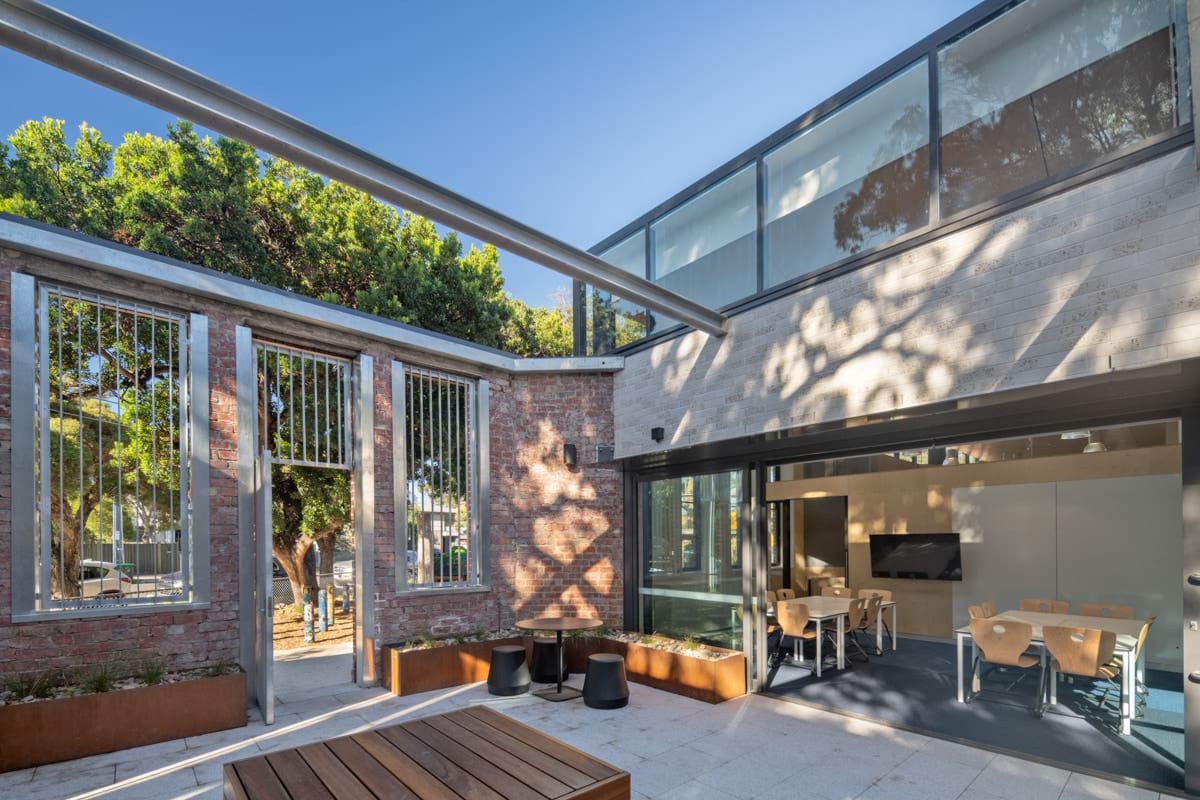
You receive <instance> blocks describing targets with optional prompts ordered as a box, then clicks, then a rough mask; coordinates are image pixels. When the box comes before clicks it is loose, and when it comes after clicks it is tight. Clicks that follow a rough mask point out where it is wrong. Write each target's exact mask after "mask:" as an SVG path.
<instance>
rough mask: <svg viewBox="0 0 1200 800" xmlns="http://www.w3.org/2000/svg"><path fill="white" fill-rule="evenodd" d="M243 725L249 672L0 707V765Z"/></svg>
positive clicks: (32, 763) (2, 768)
mask: <svg viewBox="0 0 1200 800" xmlns="http://www.w3.org/2000/svg"><path fill="white" fill-rule="evenodd" d="M245 724H246V675H245V673H243V672H239V673H236V674H229V675H220V676H218V677H215V678H196V679H195V680H190V681H180V682H179V683H163V684H159V685H157V686H143V687H139V688H137V689H120V690H115V691H111V692H103V693H100V694H85V695H79V696H77V697H62V698H59V699H56V700H39V701H37V702H34V703H16V704H12V705H7V706H0V772H9V771H11V770H14V769H24V768H26V767H36V766H40V765H42V764H53V763H55V762H58V761H69V760H71V759H74V758H82V757H84V756H92V755H97V754H99V753H111V752H113V751H114V750H125V749H127V748H130V747H140V746H142V745H146V744H154V743H156V742H166V741H170V740H172V739H182V738H184V737H185V736H199V735H200V734H202V733H211V732H213V731H223V730H226V729H228V728H240V727H242V726H244V725H245Z"/></svg>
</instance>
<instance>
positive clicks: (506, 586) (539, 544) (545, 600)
mask: <svg viewBox="0 0 1200 800" xmlns="http://www.w3.org/2000/svg"><path fill="white" fill-rule="evenodd" d="M376 380H377V382H378V381H380V380H382V379H381V378H380V377H379V376H378V373H377V378H376ZM387 380H388V381H390V375H389V377H388V378H387ZM490 408H491V414H490V426H491V438H490V451H491V452H490V456H491V459H490V465H491V500H490V515H491V520H490V522H491V524H490V530H489V537H488V540H489V553H490V557H491V574H490V578H491V587H490V591H488V592H479V593H456V594H429V595H424V596H422V595H412V594H410V595H401V596H397V595H396V594H395V593H394V591H393V587H394V586H395V583H394V581H395V553H394V550H393V548H392V542H391V536H390V533H391V530H392V527H391V526H392V513H391V512H392V506H391V499H392V498H391V494H392V474H391V452H390V450H385V446H386V445H385V442H384V440H385V439H388V438H390V437H386V436H380V435H377V436H376V452H375V457H376V468H375V472H376V487H375V488H376V495H377V498H378V499H377V503H378V505H377V506H376V533H377V535H378V538H377V544H376V586H377V594H376V598H377V602H376V629H377V634H378V642H379V643H380V644H387V643H389V642H395V641H400V640H403V639H408V638H412V637H415V636H420V635H425V634H429V635H433V636H443V635H446V634H452V633H460V632H470V631H475V630H494V629H495V628H497V627H503V626H509V625H511V624H512V623H513V622H515V621H516V620H517V619H523V618H526V617H533V616H539V615H543V614H558V613H569V614H570V613H573V614H583V615H588V616H599V617H601V618H602V619H604V620H605V621H606V622H608V624H609V625H611V626H613V627H620V626H621V624H622V621H623V620H622V611H623V607H622V553H623V530H622V520H623V517H622V498H621V492H622V481H621V474H620V472H618V471H616V470H613V469H610V468H607V467H603V466H599V465H597V464H596V463H595V455H596V448H595V446H596V445H597V444H611V442H612V437H613V428H612V426H613V416H612V377H611V376H610V375H528V376H511V377H510V376H506V377H503V378H495V377H493V379H492V380H491V382H490ZM385 411H388V410H387V409H384V407H383V404H382V403H379V402H377V403H376V411H375V413H376V419H375V424H376V429H377V430H379V428H380V426H381V425H385V426H386V427H387V428H388V430H389V431H390V426H391V422H390V416H389V417H388V419H387V422H386V423H385V422H384V421H383V420H382V419H381V416H382V415H383V414H382V413H381V412H385ZM564 443H573V444H575V445H576V448H577V451H578V462H579V465H578V466H577V467H576V468H575V469H567V468H566V467H565V466H564V465H563V461H562V452H563V444H564ZM385 498H386V499H385ZM385 508H386V511H385V510H384V509H385Z"/></svg>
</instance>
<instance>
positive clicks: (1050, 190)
mask: <svg viewBox="0 0 1200 800" xmlns="http://www.w3.org/2000/svg"><path fill="white" fill-rule="evenodd" d="M1162 1H1163V2H1169V3H1170V4H1171V13H1170V26H1171V30H1172V32H1173V52H1174V54H1175V57H1176V71H1175V73H1176V88H1177V90H1179V94H1180V95H1182V94H1183V91H1182V90H1183V89H1184V88H1186V89H1188V95H1189V96H1188V97H1186V98H1184V97H1180V96H1177V98H1176V99H1177V104H1178V105H1177V109H1176V112H1177V115H1178V124H1177V125H1176V127H1175V128H1173V129H1172V130H1169V131H1166V132H1164V133H1162V134H1159V135H1157V136H1154V137H1151V138H1149V139H1146V140H1144V141H1142V142H1139V143H1138V144H1137V145H1134V146H1133V147H1130V148H1128V149H1126V150H1122V151H1118V152H1115V153H1110V154H1108V155H1105V156H1102V157H1101V158H1098V159H1095V160H1093V161H1091V162H1087V163H1085V164H1081V165H1077V166H1076V167H1075V168H1074V169H1071V170H1068V171H1067V172H1063V173H1059V174H1056V175H1052V176H1050V177H1048V178H1046V179H1045V180H1042V181H1038V182H1037V183H1034V184H1031V185H1029V186H1025V187H1022V188H1020V189H1018V190H1015V191H1013V192H1010V193H1008V194H1006V195H1002V196H1000V197H995V198H992V199H990V200H987V201H985V202H983V203H979V204H977V205H975V206H972V207H970V208H965V209H962V210H961V211H958V212H956V213H954V214H952V215H950V216H947V217H943V216H942V214H941V145H940V139H941V127H942V125H941V109H940V108H939V97H940V82H939V73H938V60H937V56H938V52H939V51H940V50H941V49H942V48H944V47H946V46H947V45H949V44H952V43H953V42H954V41H955V40H957V39H959V38H961V37H963V36H965V35H966V34H968V33H970V32H971V31H973V30H975V29H976V28H978V27H980V26H982V25H985V24H987V23H988V22H991V21H992V20H993V19H995V18H997V17H999V16H1001V15H1003V14H1005V13H1007V12H1008V11H1011V10H1013V9H1015V8H1017V7H1018V6H1020V5H1021V4H1022V3H1023V2H1024V0H984V2H981V3H980V4H979V5H977V6H975V7H974V8H972V9H969V10H968V11H966V12H965V13H963V14H962V15H960V16H959V17H957V18H956V19H954V20H952V21H951V22H949V23H947V24H946V25H944V26H942V27H941V28H939V29H938V30H936V31H934V32H933V33H931V34H930V35H929V36H926V37H925V38H923V39H921V40H920V41H919V42H917V43H916V44H914V45H912V46H910V47H908V48H906V49H905V50H903V51H902V52H900V53H899V54H897V55H896V56H894V57H892V58H890V59H888V60H887V61H886V62H884V63H883V64H882V65H880V66H879V67H876V68H875V69H873V70H871V71H870V72H868V73H867V74H866V75H864V76H863V77H862V78H859V79H858V80H857V81H855V82H854V83H851V84H850V85H849V86H847V87H845V88H844V89H842V90H841V91H839V92H837V93H836V94H834V95H833V96H831V97H829V98H828V99H826V100H824V101H822V102H821V103H819V104H817V105H816V106H814V107H813V108H811V109H809V110H808V111H806V112H805V113H804V114H801V115H800V116H799V117H797V118H796V119H794V120H793V121H792V122H790V123H788V124H787V125H785V126H783V127H782V128H779V129H778V130H776V131H775V132H773V133H771V134H769V135H768V136H766V137H765V138H763V139H762V140H760V141H759V142H757V143H755V144H753V145H751V146H750V147H749V148H747V149H746V150H744V151H743V152H741V153H740V154H738V155H737V156H734V157H733V158H732V159H730V160H728V161H726V162H725V163H724V164H722V165H721V166H719V167H717V168H716V169H714V170H712V171H711V172H709V173H708V174H707V175H705V176H704V177H702V178H700V179H699V180H697V181H695V182H693V183H691V184H690V185H688V186H687V187H685V188H684V189H682V190H680V191H679V192H676V193H675V194H674V195H672V196H671V197H669V198H668V199H667V200H665V201H663V202H662V203H659V204H658V205H657V206H655V207H654V208H652V209H650V210H649V211H647V212H645V213H644V214H642V215H641V216H639V217H637V218H636V219H634V220H633V221H632V222H630V223H628V224H626V225H625V226H623V227H621V228H619V229H618V230H617V231H615V232H614V233H611V234H609V235H608V236H606V237H604V238H603V239H601V240H600V241H599V242H597V243H596V244H595V245H593V246H592V247H591V248H589V252H591V253H594V254H596V255H598V256H599V255H601V254H602V253H604V252H606V251H607V250H608V249H610V248H611V247H613V246H614V245H616V244H619V243H620V242H622V241H624V240H625V239H627V238H628V237H630V236H632V235H634V234H635V233H637V232H638V231H639V230H644V231H645V232H646V235H647V237H649V235H650V229H651V226H652V225H654V224H655V223H656V222H658V221H659V220H661V219H663V218H664V217H666V216H667V215H669V214H671V213H673V212H674V211H676V210H678V209H679V208H681V207H682V206H684V205H686V204H687V203H688V202H690V201H691V200H692V199H694V198H696V197H698V196H699V195H701V194H703V193H704V192H706V191H708V190H709V189H711V188H712V187H714V186H716V185H717V184H719V183H721V182H722V181H724V180H726V179H727V178H730V177H732V176H733V175H735V174H737V172H739V171H740V170H741V169H743V168H745V167H746V166H748V165H750V164H752V163H755V162H757V163H758V171H759V180H760V184H761V183H764V182H765V181H764V176H763V170H762V158H763V157H764V156H765V155H766V154H768V153H769V152H771V151H773V150H775V149H776V148H778V147H780V146H781V145H784V144H786V143H787V142H789V141H791V140H792V139H793V138H795V137H796V136H799V135H800V134H802V133H804V132H806V131H808V130H810V129H812V128H813V127H815V126H816V125H819V124H820V123H821V122H823V121H825V120H826V119H828V118H829V117H831V116H832V115H833V114H835V113H837V112H838V111H840V110H842V109H843V108H845V107H847V106H849V105H851V104H853V103H854V102H856V101H857V100H859V99H861V98H862V97H864V96H866V95H867V94H868V93H870V92H871V91H873V90H875V89H877V88H879V87H880V86H881V85H882V84H884V83H886V82H887V81H888V80H890V79H891V78H893V77H895V76H897V75H899V74H900V73H901V72H903V71H904V70H905V69H907V68H909V67H911V66H914V65H915V64H917V63H918V62H919V61H921V60H926V61H927V69H928V71H929V94H928V99H929V116H930V125H929V150H930V157H929V173H930V174H929V222H928V223H927V224H926V225H923V226H922V227H920V228H917V229H914V230H912V231H908V232H906V233H904V234H902V235H900V236H897V237H895V238H893V239H891V240H889V241H887V242H885V243H883V244H880V245H877V246H875V247H870V248H866V249H864V250H862V251H860V252H858V253H854V254H852V255H849V256H847V257H845V258H842V259H839V260H837V261H834V262H832V263H830V264H827V265H825V266H823V267H820V268H819V269H816V270H813V271H812V272H809V273H807V274H804V275H799V276H796V277H795V278H792V279H791V280H788V281H784V282H783V283H780V284H777V285H775V286H766V285H765V280H764V278H765V263H764V258H763V248H762V243H763V239H764V238H765V232H764V226H763V220H764V218H765V210H764V209H763V204H762V200H763V196H764V194H765V191H766V190H765V186H760V192H759V208H758V220H759V227H758V243H759V247H758V258H757V263H756V265H755V268H756V270H757V279H758V285H759V290H758V291H757V292H756V293H754V294H751V295H747V296H745V297H742V298H738V299H736V300H732V301H730V302H729V303H727V304H725V305H723V306H721V307H720V308H718V309H717V310H718V311H720V312H721V313H723V314H726V315H728V316H729V317H733V316H736V315H737V314H739V313H742V312H745V311H748V310H750V309H753V308H757V307H758V306H760V305H763V304H765V303H768V302H771V301H773V300H776V299H779V298H780V297H784V296H786V295H790V294H794V293H796V292H799V291H801V290H803V289H807V288H809V287H811V286H813V285H815V284H818V283H824V282H825V281H828V280H832V279H833V278H836V277H838V276H840V275H844V274H845V273H847V272H851V271H853V270H855V269H859V268H861V267H864V266H867V265H869V264H872V263H875V262H877V261H881V260H883V259H886V258H891V257H893V256H895V255H896V254H898V253H901V252H904V251H905V250H907V249H911V248H913V247H916V246H918V245H920V244H924V243H926V242H928V241H932V240H934V239H937V238H940V237H942V236H945V235H947V234H949V233H952V232H954V231H957V230H960V229H962V228H964V227H967V226H968V225H973V224H977V223H979V222H981V221H984V220H987V219H992V218H994V217H996V216H999V215H1000V214H1003V213H1008V212H1009V211H1012V210H1015V209H1016V208H1020V207H1023V206H1025V205H1028V204H1029V203H1032V202H1035V201H1037V200H1039V199H1041V198H1043V197H1046V196H1048V195H1052V194H1057V193H1059V192H1061V191H1066V190H1067V189H1070V188H1073V187H1075V186H1077V185H1080V184H1081V183H1084V182H1086V181H1090V180H1095V179H1097V178H1099V177H1103V176H1104V175H1107V174H1110V173H1111V172H1113V171H1116V169H1121V168H1124V167H1125V166H1127V165H1131V164H1133V163H1139V162H1140V161H1142V160H1145V159H1147V158H1151V157H1154V156H1157V155H1160V154H1162V153H1164V152H1169V151H1170V150H1174V149H1178V148H1181V147H1185V146H1187V145H1188V144H1190V143H1192V142H1193V140H1194V135H1193V125H1192V122H1191V121H1190V119H1188V113H1190V112H1189V109H1190V108H1191V106H1192V103H1193V102H1194V99H1193V98H1191V97H1190V89H1191V81H1190V77H1189V76H1190V72H1189V70H1187V69H1181V68H1180V64H1181V62H1180V61H1179V57H1180V54H1181V53H1182V54H1185V55H1189V57H1190V54H1188V48H1187V41H1188V32H1187V13H1186V6H1187V0H1162ZM1184 100H1187V102H1186V103H1185V102H1184ZM1198 158H1200V155H1198ZM1117 165H1120V166H1117ZM1106 167H1112V168H1111V169H1106ZM652 275H653V271H652V268H651V263H650V255H649V251H648V252H647V259H646V277H647V279H652ZM587 289H588V287H587V285H586V284H584V283H580V282H578V281H576V285H575V291H574V298H575V307H574V309H573V312H574V315H575V317H576V318H577V319H583V315H584V314H586V301H585V295H586V292H587ZM585 324H586V322H582V323H580V329H582V327H583V325H585ZM686 330H687V328H686V326H683V325H674V326H672V327H670V328H666V329H664V330H662V331H655V332H653V333H652V334H651V335H650V336H647V337H645V338H643V339H641V340H639V341H637V342H633V343H631V344H628V345H625V346H623V347H619V348H614V349H613V350H612V351H611V354H615V355H630V354H632V353H636V352H638V351H640V350H644V349H646V348H648V347H650V346H653V345H655V344H658V343H660V342H663V341H666V340H668V339H673V338H675V337H677V336H679V335H680V334H682V333H684V332H686ZM586 348H587V343H586V342H583V343H582V344H581V345H580V346H578V347H577V348H576V352H577V353H579V354H580V355H586V353H587V349H586ZM605 355H609V353H606V354H605Z"/></svg>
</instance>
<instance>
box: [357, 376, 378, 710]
mask: <svg viewBox="0 0 1200 800" xmlns="http://www.w3.org/2000/svg"><path fill="white" fill-rule="evenodd" d="M353 372H354V374H353V378H352V380H353V383H352V387H353V391H354V394H353V395H351V397H352V398H353V404H354V406H353V407H354V414H353V420H352V426H353V430H354V449H353V459H354V469H353V476H354V501H355V502H354V506H355V507H354V625H355V628H356V630H357V631H358V636H357V637H356V638H355V642H354V663H355V677H356V678H357V682H358V685H359V686H362V687H364V688H366V687H370V686H374V685H375V684H376V683H377V682H378V680H379V670H378V665H377V664H376V661H375V640H376V636H377V633H378V632H377V631H376V630H375V359H374V357H372V356H370V355H368V354H366V353H362V354H360V355H359V356H358V357H357V358H356V359H354V370H353Z"/></svg>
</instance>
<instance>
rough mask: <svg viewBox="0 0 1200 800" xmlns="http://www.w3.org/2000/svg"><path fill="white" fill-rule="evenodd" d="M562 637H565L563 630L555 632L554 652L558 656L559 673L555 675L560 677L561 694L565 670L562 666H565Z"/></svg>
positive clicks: (559, 687)
mask: <svg viewBox="0 0 1200 800" xmlns="http://www.w3.org/2000/svg"><path fill="white" fill-rule="evenodd" d="M562 637H563V632H562V631H555V632H554V652H555V654H556V655H557V656H558V675H556V676H555V677H557V678H558V693H559V694H562V672H563V670H562V668H563V651H562V650H563V648H562Z"/></svg>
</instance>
